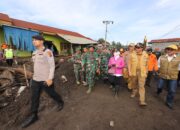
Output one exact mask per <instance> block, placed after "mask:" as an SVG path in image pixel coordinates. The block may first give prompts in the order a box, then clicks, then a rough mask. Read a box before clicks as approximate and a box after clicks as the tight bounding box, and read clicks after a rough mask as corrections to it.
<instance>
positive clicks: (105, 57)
mask: <svg viewBox="0 0 180 130" xmlns="http://www.w3.org/2000/svg"><path fill="white" fill-rule="evenodd" d="M109 58H110V54H109V53H107V52H102V53H100V54H99V59H100V72H101V74H100V78H101V79H103V80H105V79H108V61H109Z"/></svg>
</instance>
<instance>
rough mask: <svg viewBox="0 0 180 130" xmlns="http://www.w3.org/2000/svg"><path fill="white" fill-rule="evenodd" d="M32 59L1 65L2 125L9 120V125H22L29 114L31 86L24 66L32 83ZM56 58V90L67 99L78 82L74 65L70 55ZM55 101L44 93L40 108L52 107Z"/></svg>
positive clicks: (7, 125)
mask: <svg viewBox="0 0 180 130" xmlns="http://www.w3.org/2000/svg"><path fill="white" fill-rule="evenodd" d="M29 61H30V60H28V59H23V61H18V66H15V67H14V68H9V67H6V66H3V67H2V66H1V67H0V75H1V76H0V115H1V116H0V126H1V125H2V124H4V123H6V127H7V128H9V127H10V126H14V125H19V124H20V123H21V122H22V120H23V119H24V118H25V117H26V116H28V115H29V114H30V113H29V108H30V96H31V88H30V87H27V81H26V78H25V73H24V66H23V64H24V63H25V65H26V66H25V68H26V75H27V79H28V82H29V81H30V79H31V77H32V70H33V68H32V63H31V62H29ZM55 61H56V62H55V63H56V71H55V78H54V84H55V89H56V91H57V92H58V93H60V94H61V95H62V97H63V98H64V99H68V96H69V94H70V88H71V87H72V86H73V84H74V83H75V77H74V73H73V65H72V63H70V62H67V58H63V59H62V58H61V60H59V58H56V59H55ZM1 90H2V91H1ZM54 104H55V103H54V101H53V100H52V99H51V98H49V96H48V95H47V94H46V93H44V92H43V93H42V95H41V98H40V106H39V111H43V110H44V109H48V108H52V107H53V106H54ZM1 123H2V124H1Z"/></svg>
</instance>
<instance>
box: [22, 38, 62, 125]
mask: <svg viewBox="0 0 180 130" xmlns="http://www.w3.org/2000/svg"><path fill="white" fill-rule="evenodd" d="M32 38H33V45H34V46H35V47H36V51H34V52H33V55H32V59H33V62H34V74H33V79H32V85H31V91H32V96H31V115H30V116H29V117H28V118H27V119H26V120H25V121H24V122H23V123H22V127H23V128H24V127H27V126H29V125H30V124H32V123H34V122H35V121H37V120H38V115H37V114H38V107H39V98H40V93H41V91H42V90H44V91H45V92H46V93H47V94H48V95H49V96H50V97H51V98H53V99H54V100H55V101H56V103H57V111H60V110H62V109H63V105H64V102H63V100H62V99H61V96H60V95H59V94H58V93H56V92H55V90H54V86H53V78H54V70H55V63H54V57H53V54H52V52H51V51H50V50H49V49H46V48H45V47H44V45H43V43H44V38H43V37H42V36H40V35H36V36H33V37H32Z"/></svg>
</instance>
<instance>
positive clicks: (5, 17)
mask: <svg viewBox="0 0 180 130" xmlns="http://www.w3.org/2000/svg"><path fill="white" fill-rule="evenodd" d="M0 20H3V21H6V22H11V19H10V18H9V16H8V15H7V14H2V13H0Z"/></svg>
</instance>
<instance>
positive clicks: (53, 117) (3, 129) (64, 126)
mask: <svg viewBox="0 0 180 130" xmlns="http://www.w3.org/2000/svg"><path fill="white" fill-rule="evenodd" d="M62 74H64V75H65V76H66V77H67V78H68V82H66V83H63V82H62V81H61V79H60V76H61V75H62ZM55 75H56V79H55V86H56V90H57V92H58V93H60V94H61V95H62V97H63V99H64V101H65V106H64V109H63V110H62V111H60V112H56V111H55V110H54V107H55V103H54V101H52V100H51V99H50V98H49V97H48V96H47V95H46V94H45V93H42V96H41V105H40V108H39V120H38V121H37V122H36V123H34V124H33V125H31V126H29V127H28V128H26V129H25V130H180V87H179V88H178V89H177V94H176V97H175V107H174V110H170V109H168V108H167V107H166V106H165V105H164V100H165V95H166V93H167V92H166V90H164V92H163V93H162V95H160V96H159V97H157V96H156V94H155V91H156V84H155V82H154V81H153V82H152V87H151V88H148V87H146V100H147V103H148V106H147V107H146V108H141V107H139V105H138V97H136V98H134V99H132V98H130V92H128V91H127V89H126V88H125V87H122V88H121V89H120V93H119V97H118V98H114V97H113V94H112V91H111V89H110V88H109V85H108V84H104V83H102V82H101V81H97V83H96V86H95V88H94V90H93V92H92V93H91V94H90V95H87V94H86V90H87V88H86V87H84V86H77V85H76V84H75V79H74V74H73V69H72V64H71V63H67V62H65V63H62V64H60V66H59V68H57V70H56V74H55ZM29 98H30V88H29V89H26V90H25V91H24V92H23V93H22V94H21V95H20V97H18V99H17V100H16V102H15V101H13V102H12V103H11V104H10V105H9V106H7V107H5V108H2V109H0V130H21V127H20V124H21V122H22V121H23V119H24V118H25V117H26V116H28V114H29V107H30V100H29ZM110 121H113V122H114V126H113V127H111V126H110Z"/></svg>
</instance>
